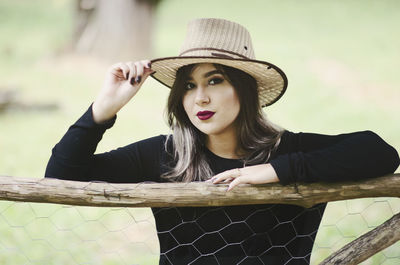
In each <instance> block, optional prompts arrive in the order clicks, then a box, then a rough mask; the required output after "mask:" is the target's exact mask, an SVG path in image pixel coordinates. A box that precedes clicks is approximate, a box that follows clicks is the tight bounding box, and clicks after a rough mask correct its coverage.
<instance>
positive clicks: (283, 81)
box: [151, 56, 288, 107]
mask: <svg viewBox="0 0 400 265" xmlns="http://www.w3.org/2000/svg"><path fill="white" fill-rule="evenodd" d="M198 63H216V64H222V65H226V66H230V67H234V68H237V69H239V70H242V71H243V72H245V73H247V74H249V75H251V76H252V77H254V78H255V80H256V81H257V85H258V91H259V100H260V105H261V106H262V107H266V106H269V105H271V104H273V103H275V102H276V101H277V100H278V99H280V98H281V97H282V95H283V94H284V93H285V91H286V88H287V85H288V80H287V77H286V75H285V73H284V72H283V71H282V70H281V69H280V68H279V67H277V66H275V65H273V64H271V63H268V62H265V61H258V60H251V59H233V58H216V57H203V56H202V57H198V56H180V57H164V58H158V59H154V60H152V61H151V68H152V69H153V70H154V71H155V72H154V73H153V74H151V76H152V77H153V78H154V79H156V80H157V81H159V82H160V83H162V84H163V85H165V86H167V87H170V88H171V87H172V85H173V84H174V82H175V78H176V72H177V71H178V69H179V68H181V67H182V66H185V65H190V64H198Z"/></svg>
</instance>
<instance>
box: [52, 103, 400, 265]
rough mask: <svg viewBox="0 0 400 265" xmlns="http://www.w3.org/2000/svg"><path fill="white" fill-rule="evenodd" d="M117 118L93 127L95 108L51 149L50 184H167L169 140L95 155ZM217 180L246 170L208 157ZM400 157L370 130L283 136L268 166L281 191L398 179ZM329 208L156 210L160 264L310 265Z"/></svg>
mask: <svg viewBox="0 0 400 265" xmlns="http://www.w3.org/2000/svg"><path fill="white" fill-rule="evenodd" d="M114 122H115V118H114V119H113V120H110V121H109V122H107V123H105V124H96V123H95V122H94V121H93V118H92V112H91V108H89V109H88V111H87V112H86V113H85V114H84V115H83V116H82V117H81V118H80V119H79V120H78V121H77V122H76V123H75V124H73V125H72V126H71V127H70V128H69V130H68V131H67V133H66V134H65V135H64V137H63V138H62V139H61V141H60V142H59V143H58V144H57V145H56V146H55V147H54V148H53V150H52V155H51V158H50V160H49V163H48V165H47V169H46V174H45V176H46V177H51V178H59V179H66V180H79V181H91V180H96V181H107V182H112V183H137V182H143V181H155V182H163V181H165V180H164V179H162V178H160V176H161V174H162V173H164V172H166V170H168V165H171V164H173V157H172V156H171V155H170V153H169V152H166V151H165V141H166V139H167V137H166V136H165V135H160V136H156V137H153V138H149V139H146V140H142V141H139V142H136V143H133V144H130V145H128V146H125V147H122V148H118V149H116V150H113V151H111V152H107V153H103V154H94V152H95V150H96V147H97V144H98V143H99V141H100V140H101V138H102V135H103V134H104V132H105V131H106V130H107V129H108V128H110V127H112V125H113V124H114ZM205 153H206V158H207V160H208V161H209V163H210V166H211V169H212V170H213V172H214V173H215V174H218V173H220V172H223V171H225V170H229V169H233V168H238V167H243V162H242V161H241V160H238V159H226V158H222V157H219V156H217V155H215V154H213V153H212V152H211V151H209V150H208V149H206V150H205ZM399 162H400V160H399V156H398V154H397V152H396V150H395V149H394V148H393V147H391V146H390V145H388V144H387V143H386V142H385V141H383V140H382V139H381V138H380V137H379V136H378V135H376V134H375V133H373V132H371V131H363V132H355V133H348V134H340V135H334V136H328V135H321V134H312V133H293V132H289V131H285V132H284V133H283V135H282V138H281V142H280V144H279V146H278V148H277V150H276V151H275V152H274V153H273V154H272V155H271V158H270V160H269V163H271V165H272V166H273V168H274V169H275V171H276V173H277V175H278V178H279V181H280V183H282V184H284V185H285V184H289V183H293V182H315V181H321V182H322V181H323V182H332V181H346V180H360V179H364V178H371V177H378V176H382V175H385V174H389V173H393V172H394V171H395V170H396V168H397V167H398V165H399ZM325 206H326V204H318V205H316V206H314V207H311V208H308V209H306V208H303V207H299V206H294V205H281V204H262V205H247V206H228V207H171V208H152V211H153V214H154V217H155V221H156V227H157V232H158V238H159V242H160V252H161V253H160V264H308V263H309V261H310V255H311V250H312V246H313V242H314V239H315V236H316V233H317V230H318V226H319V224H320V221H321V219H322V215H323V212H324V210H325Z"/></svg>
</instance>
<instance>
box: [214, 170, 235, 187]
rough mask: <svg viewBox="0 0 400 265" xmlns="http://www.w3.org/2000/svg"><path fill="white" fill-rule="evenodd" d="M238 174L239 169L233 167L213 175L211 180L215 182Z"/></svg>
mask: <svg viewBox="0 0 400 265" xmlns="http://www.w3.org/2000/svg"><path fill="white" fill-rule="evenodd" d="M240 175H241V172H240V169H239V168H234V169H231V170H227V171H224V172H222V173H220V174H218V175H215V176H214V177H212V182H213V183H214V184H216V183H219V182H221V181H223V180H225V179H228V178H237V177H239V176H240Z"/></svg>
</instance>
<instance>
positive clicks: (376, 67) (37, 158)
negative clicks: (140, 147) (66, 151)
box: [0, 0, 400, 264]
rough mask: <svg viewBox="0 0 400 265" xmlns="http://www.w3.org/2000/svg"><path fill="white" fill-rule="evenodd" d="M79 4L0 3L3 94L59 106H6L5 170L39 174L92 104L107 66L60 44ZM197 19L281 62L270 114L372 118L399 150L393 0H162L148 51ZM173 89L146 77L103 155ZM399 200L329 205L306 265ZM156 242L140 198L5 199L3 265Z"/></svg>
mask: <svg viewBox="0 0 400 265" xmlns="http://www.w3.org/2000/svg"><path fill="white" fill-rule="evenodd" d="M74 5H75V2H74V1H72V0H46V1H45V0H40V1H39V0H37V1H28V0H19V1H13V0H0V93H1V92H2V91H9V90H12V91H16V93H17V99H18V101H20V102H23V103H24V104H27V105H31V106H35V105H38V106H40V105H42V106H43V105H47V104H55V105H57V106H58V108H57V109H55V110H38V109H35V108H10V109H8V110H5V111H1V112H0V151H1V157H0V175H7V176H18V177H32V178H42V177H43V175H44V171H45V167H46V163H47V160H48V158H49V156H50V152H51V148H52V147H53V146H54V144H55V143H57V141H58V140H59V139H60V138H61V136H62V135H63V134H64V132H65V131H66V130H67V128H68V127H69V126H70V125H71V124H72V123H73V122H74V121H75V120H76V119H77V118H78V117H79V116H80V115H81V114H82V113H83V112H84V111H85V110H86V109H87V108H88V107H89V105H90V103H91V102H92V101H93V100H94V98H95V96H96V93H97V91H98V90H99V88H100V87H101V85H102V81H103V77H104V74H105V71H106V69H107V67H108V66H109V65H110V64H111V63H112V62H110V61H106V60H101V59H99V58H93V57H89V56H83V55H76V54H73V53H70V52H67V49H66V47H67V46H68V43H69V42H70V40H71V36H72V31H73V28H72V26H73V20H74V17H73V8H74ZM196 17H218V18H225V19H228V20H232V21H235V22H238V23H240V24H242V25H244V26H245V27H247V28H248V30H249V31H250V33H251V35H252V39H253V45H254V49H255V52H256V56H257V58H258V59H260V60H265V61H268V62H271V63H273V64H275V65H277V66H279V67H280V68H281V69H283V70H284V71H285V73H286V74H287V76H288V79H289V86H288V90H287V92H286V94H285V95H284V96H283V98H282V99H281V100H280V101H278V102H277V103H276V104H274V105H272V106H271V107H268V108H267V109H266V110H265V111H266V113H267V115H268V117H269V118H270V119H271V120H272V121H273V122H275V123H277V124H279V125H280V126H282V127H284V128H286V129H289V130H291V131H295V132H299V131H305V132H318V133H325V134H337V133H342V132H343V133H344V132H351V131H357V130H366V129H369V130H372V131H374V132H376V133H378V134H379V135H380V136H381V137H382V138H384V139H385V140H386V141H387V142H389V143H390V144H391V145H393V146H394V147H395V148H396V149H397V150H400V137H399V132H400V115H399V113H400V107H399V100H400V90H399V88H398V84H399V83H400V74H399V69H400V49H399V47H400V34H399V33H398V28H399V27H400V2H399V1H396V0H391V1H388V0H383V1H372V0H349V1H311V0H305V1H295V0H291V1H289V0H283V1H278V0H276V1H272V0H269V1H266V0H259V1H255V0H248V1H229V0H220V1H211V0H203V1H194V0H187V1H178V0H164V1H162V2H161V4H160V5H159V6H158V7H157V9H156V16H155V25H154V26H155V28H154V34H153V43H154V55H153V58H156V57H164V56H173V55H177V54H178V51H179V47H180V44H181V42H182V40H183V38H184V34H185V30H186V24H187V22H188V21H189V20H191V19H192V18H196ZM126 60H129V58H127V59H126ZM167 93H168V89H166V88H165V87H163V86H162V85H160V84H159V83H157V82H156V81H154V80H150V79H149V80H148V81H147V82H146V84H145V85H144V86H143V87H142V90H141V91H140V93H139V94H138V95H137V96H136V97H135V98H134V100H133V101H132V102H131V103H130V104H128V105H127V106H126V107H125V108H124V109H123V110H122V111H121V112H120V114H119V116H118V121H117V123H116V124H115V126H114V127H113V128H112V129H111V130H109V131H108V132H107V133H106V135H105V136H104V138H103V141H102V142H101V143H100V145H99V147H98V152H102V151H107V150H110V149H112V148H116V147H118V146H122V145H126V144H129V143H131V142H133V141H137V140H140V139H143V138H147V137H150V136H153V135H158V134H165V133H168V128H167V126H166V124H165V122H164V118H163V111H164V106H165V101H166V97H167ZM371 155H372V156H373V155H374V154H373V153H371ZM397 172H399V170H398V171H397ZM399 211H400V203H399V200H398V199H388V198H382V199H381V198H379V199H364V200H353V201H342V202H336V203H332V204H329V206H328V210H327V212H326V215H325V216H324V219H323V224H322V226H321V229H320V231H319V233H318V236H317V242H316V246H315V248H314V251H313V254H312V263H313V264H316V263H318V262H319V261H321V260H322V259H323V258H324V257H326V256H327V255H328V254H329V253H332V251H333V250H335V249H337V248H339V247H340V246H342V245H343V244H345V243H346V242H348V241H349V240H351V239H354V238H355V237H357V236H358V235H360V234H362V233H364V232H365V231H367V230H369V229H371V228H372V227H374V226H376V225H379V224H380V223H382V222H383V221H385V220H386V219H388V218H389V217H391V216H392V215H393V214H394V213H397V212H399ZM138 227H139V228H138ZM143 231H146V233H143ZM139 232H141V233H139ZM129 235H131V236H129ZM138 235H140V236H138ZM139 239H140V240H142V241H140V240H139ZM140 242H142V243H140ZM138 253H142V254H140V255H139V254H138ZM157 253H158V246H157V241H156V235H155V231H154V220H153V219H152V217H151V214H150V211H149V210H148V209H125V208H121V209H109V208H102V209H98V208H89V207H69V206H59V205H41V204H28V203H13V202H0V264H154V263H156V262H157V260H158V254H157ZM399 253H400V245H399V244H396V245H394V246H392V247H391V248H389V249H387V250H385V251H383V252H381V253H379V254H377V255H375V256H374V257H373V258H371V259H370V260H368V261H366V262H364V264H400V254H399Z"/></svg>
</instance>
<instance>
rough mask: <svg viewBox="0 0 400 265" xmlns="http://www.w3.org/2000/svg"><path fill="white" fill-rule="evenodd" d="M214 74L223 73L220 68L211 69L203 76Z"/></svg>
mask: <svg viewBox="0 0 400 265" xmlns="http://www.w3.org/2000/svg"><path fill="white" fill-rule="evenodd" d="M215 74H221V75H223V73H222V71H221V70H213V71H210V72H207V73H205V74H204V75H203V76H204V77H209V76H212V75H215Z"/></svg>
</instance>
